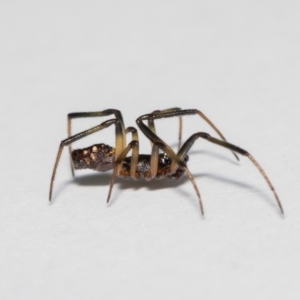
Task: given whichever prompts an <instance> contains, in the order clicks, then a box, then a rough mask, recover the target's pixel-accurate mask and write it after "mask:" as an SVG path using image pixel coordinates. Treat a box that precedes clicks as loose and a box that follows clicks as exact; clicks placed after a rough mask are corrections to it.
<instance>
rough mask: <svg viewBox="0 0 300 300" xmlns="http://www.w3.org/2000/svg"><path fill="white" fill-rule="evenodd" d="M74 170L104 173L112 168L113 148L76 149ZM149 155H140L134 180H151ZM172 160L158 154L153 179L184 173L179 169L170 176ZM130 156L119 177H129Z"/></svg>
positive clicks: (126, 159)
mask: <svg viewBox="0 0 300 300" xmlns="http://www.w3.org/2000/svg"><path fill="white" fill-rule="evenodd" d="M71 157H72V162H73V166H74V169H75V170H80V169H92V170H95V171H98V172H105V171H108V170H112V169H113V168H114V161H115V148H113V147H111V146H109V145H105V144H95V145H93V146H90V147H87V148H84V149H76V150H73V151H72V154H71ZM188 159H189V157H188V155H186V156H185V158H184V160H183V161H184V162H185V163H187V161H188ZM150 162H151V155H147V154H140V155H139V157H138V164H137V167H136V170H135V178H136V179H140V178H144V179H145V180H151V179H152V178H151V165H150ZM172 162H173V160H172V159H171V158H170V157H169V156H168V155H167V154H165V153H161V154H159V158H158V170H157V174H156V176H155V179H164V178H175V179H178V178H179V177H181V176H182V175H183V173H184V169H183V168H181V167H179V168H178V169H177V170H176V172H175V173H173V174H170V167H171V165H172ZM130 170H131V156H129V157H126V158H125V159H124V160H123V164H122V169H121V172H120V175H119V177H121V178H126V177H129V178H130V177H131V175H130Z"/></svg>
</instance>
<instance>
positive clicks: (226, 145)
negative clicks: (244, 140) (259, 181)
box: [177, 132, 283, 214]
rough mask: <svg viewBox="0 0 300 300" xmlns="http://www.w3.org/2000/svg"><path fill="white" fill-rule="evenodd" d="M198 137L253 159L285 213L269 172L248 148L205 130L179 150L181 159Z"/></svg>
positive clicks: (196, 134) (195, 135)
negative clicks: (215, 136)
mask: <svg viewBox="0 0 300 300" xmlns="http://www.w3.org/2000/svg"><path fill="white" fill-rule="evenodd" d="M198 138H203V139H205V140H208V141H209V142H211V143H214V144H217V145H219V146H222V147H224V148H227V149H230V150H232V151H234V152H237V153H239V154H241V155H244V156H247V157H248V158H249V159H250V160H251V161H252V163H253V164H254V165H255V167H256V168H257V169H258V170H259V172H260V174H261V175H262V176H263V177H264V179H265V180H266V182H267V184H268V185H269V187H270V189H271V191H272V192H273V194H274V196H275V199H276V202H277V204H278V206H279V209H280V211H281V213H282V214H283V207H282V205H281V202H280V200H279V197H278V195H277V193H276V191H275V188H274V186H273V185H272V183H271V181H270V179H269V177H268V176H267V174H266V173H265V171H264V170H263V168H262V167H261V166H260V165H259V163H258V162H257V161H256V160H255V159H254V157H253V156H252V155H251V154H250V153H249V152H247V151H246V150H244V149H242V148H240V147H237V146H235V145H233V144H230V143H228V142H226V141H222V140H219V139H216V138H213V137H211V136H210V135H209V134H208V133H205V132H198V133H195V134H193V135H192V136H191V137H190V138H189V139H188V140H187V141H186V142H185V143H184V144H183V146H182V147H181V149H180V150H179V152H178V154H177V155H178V158H179V159H180V160H182V159H183V158H184V157H185V156H186V155H187V153H188V151H189V150H190V148H191V147H192V146H193V144H194V142H195V141H196V140H197V139H198Z"/></svg>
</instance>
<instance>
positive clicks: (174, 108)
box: [148, 107, 182, 150]
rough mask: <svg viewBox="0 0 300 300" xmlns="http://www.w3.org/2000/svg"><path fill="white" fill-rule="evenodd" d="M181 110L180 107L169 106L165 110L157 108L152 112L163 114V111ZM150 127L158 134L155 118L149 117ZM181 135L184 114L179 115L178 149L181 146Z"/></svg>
mask: <svg viewBox="0 0 300 300" xmlns="http://www.w3.org/2000/svg"><path fill="white" fill-rule="evenodd" d="M179 110H181V108H179V107H173V108H168V109H164V110H155V111H153V112H152V114H161V113H168V112H175V111H179ZM148 127H149V128H150V130H151V131H152V132H153V133H155V134H156V129H155V125H154V119H153V118H151V117H150V118H149V119H148ZM181 137H182V116H179V132H178V150H179V149H180V147H181ZM150 143H151V145H152V146H153V142H152V141H150Z"/></svg>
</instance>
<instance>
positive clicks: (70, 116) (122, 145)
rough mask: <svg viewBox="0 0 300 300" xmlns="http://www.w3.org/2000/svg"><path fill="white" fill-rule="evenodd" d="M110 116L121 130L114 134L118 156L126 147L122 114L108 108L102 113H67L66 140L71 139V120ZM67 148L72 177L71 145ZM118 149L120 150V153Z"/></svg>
mask: <svg viewBox="0 0 300 300" xmlns="http://www.w3.org/2000/svg"><path fill="white" fill-rule="evenodd" d="M110 115H114V116H115V118H116V119H118V120H119V121H120V129H121V130H120V131H119V132H118V133H116V135H117V137H118V138H116V148H118V150H117V149H116V151H117V152H118V153H117V154H120V152H121V151H122V150H123V149H124V148H125V146H126V137H125V129H124V121H123V116H122V113H121V112H120V111H119V110H117V109H111V108H110V109H106V110H103V111H94V112H76V113H69V114H68V138H70V137H71V129H72V119H79V118H95V117H106V116H110ZM120 136H121V137H120ZM68 148H69V154H70V164H71V171H72V175H73V177H74V167H73V164H72V159H71V153H72V147H71V144H69V145H68ZM119 149H121V151H120V150H119Z"/></svg>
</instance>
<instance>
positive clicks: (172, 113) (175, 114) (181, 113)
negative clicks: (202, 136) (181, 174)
mask: <svg viewBox="0 0 300 300" xmlns="http://www.w3.org/2000/svg"><path fill="white" fill-rule="evenodd" d="M185 115H199V116H200V117H201V118H202V119H204V120H205V121H206V122H207V123H208V124H209V125H210V126H211V127H212V128H213V129H214V130H215V131H216V133H217V134H218V135H219V136H220V138H221V139H222V140H223V141H226V139H225V137H224V136H223V134H222V133H221V132H220V130H219V129H218V128H217V127H216V126H215V125H214V124H213V123H212V122H211V121H210V120H209V119H208V118H207V117H206V116H205V115H204V114H203V113H202V112H201V111H199V110H197V109H184V110H179V109H178V108H174V109H169V110H166V111H165V112H164V111H161V112H155V113H152V114H146V115H143V116H141V117H139V118H138V119H137V120H136V123H137V125H138V126H139V128H140V129H141V131H142V132H143V133H144V134H145V135H146V137H147V138H148V139H149V140H150V141H151V142H155V140H157V138H158V136H157V135H156V133H155V132H153V131H152V130H151V128H149V126H146V125H145V124H144V123H143V121H146V120H147V121H148V120H151V119H152V120H154V119H162V118H170V117H178V116H185ZM159 140H160V139H159ZM160 142H162V143H164V142H163V141H162V140H160ZM164 144H165V143H164ZM232 153H233V155H234V156H235V158H236V159H237V160H239V158H238V156H237V155H236V154H235V153H234V152H233V151H232ZM174 168H175V169H176V166H173V169H174Z"/></svg>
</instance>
